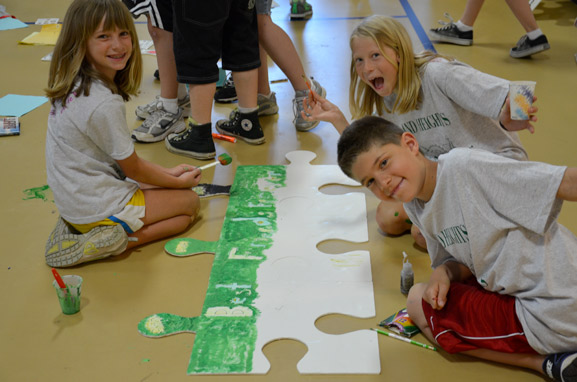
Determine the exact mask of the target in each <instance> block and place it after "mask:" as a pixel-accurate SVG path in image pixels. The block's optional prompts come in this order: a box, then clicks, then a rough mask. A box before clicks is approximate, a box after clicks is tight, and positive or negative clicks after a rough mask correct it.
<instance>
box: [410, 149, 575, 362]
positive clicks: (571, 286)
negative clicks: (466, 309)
mask: <svg viewBox="0 0 577 382" xmlns="http://www.w3.org/2000/svg"><path fill="white" fill-rule="evenodd" d="M565 170H566V168H565V167H560V166H553V165H549V164H545V163H539V162H529V161H516V160H512V159H509V158H505V157H502V156H499V155H495V154H492V153H489V152H487V151H483V150H470V149H464V148H457V149H454V150H451V152H449V153H448V154H445V155H442V156H440V157H439V161H438V169H437V185H436V187H435V191H434V193H433V196H432V197H431V199H430V200H429V201H428V202H426V203H424V202H423V201H422V200H419V199H414V200H413V201H411V202H410V203H406V204H405V205H404V206H405V210H406V211H407V214H408V215H409V218H410V219H411V220H412V221H413V223H414V224H416V225H417V226H418V227H419V228H420V229H421V232H422V233H423V235H424V236H425V239H426V241H427V249H428V251H429V255H430V257H431V262H432V266H433V268H435V267H437V266H439V265H441V264H443V263H444V262H446V261H448V260H452V259H454V260H456V261H458V262H459V263H462V264H464V265H466V266H467V267H468V268H469V269H470V270H471V271H472V272H473V274H474V275H475V277H476V279H477V281H478V282H479V284H481V285H482V286H483V287H484V288H485V289H486V290H489V291H493V292H497V293H500V294H506V295H511V296H514V297H515V298H516V305H515V306H516V312H517V316H518V318H519V321H520V322H521V324H522V325H523V329H524V332H525V335H526V336H527V339H528V341H529V344H530V345H531V347H533V348H534V349H535V350H536V351H537V352H539V353H541V354H551V353H559V352H564V351H574V350H576V349H577V347H576V346H577V277H575V275H577V238H576V237H575V236H574V235H573V234H572V233H571V232H570V231H569V230H568V229H566V228H565V227H563V226H562V225H561V224H559V223H558V222H557V220H556V219H557V217H558V215H559V212H560V210H561V205H562V201H561V200H560V199H557V198H556V194H557V190H558V188H559V185H560V183H561V179H562V178H563V175H564V173H565Z"/></svg>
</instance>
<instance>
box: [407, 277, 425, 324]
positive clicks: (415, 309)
mask: <svg viewBox="0 0 577 382" xmlns="http://www.w3.org/2000/svg"><path fill="white" fill-rule="evenodd" d="M426 287H427V284H424V283H417V284H415V285H413V286H412V287H411V289H410V290H409V294H408V296H407V313H408V314H409V317H411V318H417V317H418V316H420V315H421V314H422V311H423V308H422V305H421V304H422V300H423V294H424V293H425V288H426Z"/></svg>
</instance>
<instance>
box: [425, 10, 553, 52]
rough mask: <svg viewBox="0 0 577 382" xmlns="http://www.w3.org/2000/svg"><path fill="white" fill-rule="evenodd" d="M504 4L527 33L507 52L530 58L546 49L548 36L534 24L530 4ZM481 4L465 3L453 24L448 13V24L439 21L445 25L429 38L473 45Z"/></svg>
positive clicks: (433, 30) (431, 31)
mask: <svg viewBox="0 0 577 382" xmlns="http://www.w3.org/2000/svg"><path fill="white" fill-rule="evenodd" d="M505 1H506V2H507V5H508V6H509V8H511V11H512V12H513V14H514V15H515V17H516V18H517V20H519V22H520V23H521V26H522V27H523V29H525V32H526V34H524V35H523V36H522V37H521V38H520V39H519V41H518V42H517V45H515V46H514V47H513V48H511V51H510V52H509V54H510V56H511V57H513V58H523V57H529V56H531V55H532V54H536V53H539V52H543V51H545V50H547V49H549V48H550V46H549V41H547V36H545V35H544V34H543V32H541V29H540V28H539V25H537V21H536V20H535V16H533V11H532V10H531V5H530V4H529V1H527V0H505ZM483 3H485V0H468V1H467V4H466V5H465V10H464V11H463V15H462V16H461V18H460V19H459V21H457V22H456V23H454V22H453V19H452V18H451V16H449V14H448V13H445V17H447V18H448V19H449V20H450V22H449V23H445V22H443V21H439V22H440V23H441V24H444V25H443V26H442V27H440V28H434V29H431V30H430V31H429V35H430V36H431V39H432V40H436V41H439V42H446V43H449V44H456V45H473V25H474V24H475V20H477V16H478V15H479V12H481V8H482V7H483Z"/></svg>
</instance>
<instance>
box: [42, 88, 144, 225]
mask: <svg viewBox="0 0 577 382" xmlns="http://www.w3.org/2000/svg"><path fill="white" fill-rule="evenodd" d="M133 152H134V144H133V142H132V139H131V138H130V132H129V130H128V126H127V124H126V110H125V106H124V102H123V100H122V97H120V96H119V95H114V94H112V92H111V91H110V89H108V88H107V87H106V86H104V85H103V84H102V83H101V82H100V81H95V82H94V83H93V85H92V86H91V88H90V96H80V97H77V96H76V95H75V94H71V95H70V96H69V98H68V100H67V102H66V107H64V108H63V107H62V105H61V104H60V103H58V104H56V105H54V106H53V107H52V109H51V110H50V115H49V117H48V131H47V134H46V175H47V178H48V185H49V186H50V188H51V189H52V191H53V194H54V202H55V203H56V206H57V207H58V211H59V212H60V215H61V216H62V217H63V218H64V219H65V220H67V221H69V222H71V223H76V224H88V223H94V222H97V221H99V220H102V219H106V218H107V217H109V216H111V215H113V214H116V213H118V212H120V211H122V209H123V208H124V207H125V205H126V204H127V203H128V201H129V200H130V198H131V197H132V195H133V194H134V192H135V191H136V190H137V189H138V185H137V184H136V183H134V182H132V181H129V180H127V179H126V176H125V175H124V173H123V172H122V170H121V169H120V167H119V166H118V164H117V162H116V160H122V159H126V158H128V157H129V156H130V155H131V154H132V153H133Z"/></svg>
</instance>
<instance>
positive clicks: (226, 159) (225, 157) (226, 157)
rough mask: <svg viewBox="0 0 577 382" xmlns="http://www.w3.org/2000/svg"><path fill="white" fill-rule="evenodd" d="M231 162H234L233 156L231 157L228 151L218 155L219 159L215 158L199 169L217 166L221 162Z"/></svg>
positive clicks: (225, 163) (227, 163)
mask: <svg viewBox="0 0 577 382" xmlns="http://www.w3.org/2000/svg"><path fill="white" fill-rule="evenodd" d="M231 162H232V158H231V157H230V155H228V154H227V153H222V154H220V155H219V156H218V158H217V160H215V161H214V162H212V163H209V164H205V165H204V166H202V167H199V170H200V171H203V170H206V169H207V168H211V167H213V166H216V165H217V164H219V163H220V164H221V165H223V166H228V165H229V164H230V163H231Z"/></svg>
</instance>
